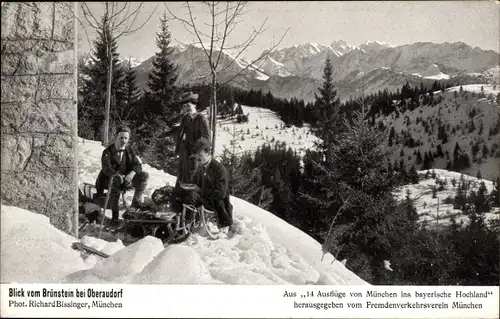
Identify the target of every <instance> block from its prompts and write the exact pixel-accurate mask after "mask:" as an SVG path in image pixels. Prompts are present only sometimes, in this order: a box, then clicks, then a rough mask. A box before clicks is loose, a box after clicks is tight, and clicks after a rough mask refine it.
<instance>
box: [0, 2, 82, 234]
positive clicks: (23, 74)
mask: <svg viewBox="0 0 500 319" xmlns="http://www.w3.org/2000/svg"><path fill="white" fill-rule="evenodd" d="M73 8H74V4H73V3H70V2H3V3H2V30H1V33H2V51H1V60H2V62H1V63H2V73H1V89H2V91H1V92H2V94H1V96H2V98H1V123H2V126H1V147H2V160H1V170H2V172H1V173H2V176H1V199H2V204H4V205H13V206H18V207H21V208H24V209H28V210H31V211H33V212H36V213H40V214H44V215H47V216H49V217H50V221H51V223H52V224H53V225H54V226H56V227H58V228H59V229H61V230H64V231H66V232H68V233H75V231H76V227H77V219H76V216H77V214H75V211H76V210H77V208H78V198H77V195H78V189H77V175H76V172H77V170H76V163H77V162H76V147H77V135H76V134H77V133H76V131H77V121H76V114H77V109H76V96H75V86H76V82H75V68H76V65H75V57H74V54H75V50H76V46H75V39H74V37H75V35H74V27H75V23H74V21H75V17H74V15H73Z"/></svg>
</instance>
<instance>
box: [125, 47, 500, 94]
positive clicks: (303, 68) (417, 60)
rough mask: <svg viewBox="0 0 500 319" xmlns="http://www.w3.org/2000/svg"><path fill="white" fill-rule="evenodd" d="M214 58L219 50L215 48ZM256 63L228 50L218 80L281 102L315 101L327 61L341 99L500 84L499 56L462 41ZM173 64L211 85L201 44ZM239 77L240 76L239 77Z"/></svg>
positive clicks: (179, 53)
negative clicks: (437, 84)
mask: <svg viewBox="0 0 500 319" xmlns="http://www.w3.org/2000/svg"><path fill="white" fill-rule="evenodd" d="M214 52H215V54H219V52H220V50H217V49H215V50H214ZM262 56H264V58H262V59H261V60H259V61H257V62H256V63H254V64H253V65H249V64H250V62H249V61H247V60H245V59H244V58H242V57H239V56H237V55H236V54H235V53H234V52H231V51H229V50H223V52H222V54H221V63H220V66H221V67H219V70H220V71H219V72H218V74H217V80H218V82H219V83H225V82H228V81H231V82H232V85H235V86H240V87H243V88H246V89H256V90H259V89H261V90H262V91H263V92H267V91H270V92H271V93H272V94H273V95H274V96H276V97H281V98H291V97H297V98H302V99H304V100H305V101H311V100H313V99H314V92H316V91H317V88H318V87H319V86H320V84H321V82H322V76H323V68H324V64H325V60H326V58H327V57H330V58H331V60H332V64H333V80H334V83H335V85H336V87H337V90H338V94H339V96H340V98H341V100H345V99H348V98H349V97H350V96H351V97H354V96H356V95H357V93H358V92H359V91H360V90H359V89H360V88H361V86H364V88H365V93H366V94H370V93H373V92H376V91H378V90H383V89H385V88H387V89H388V90H389V91H394V90H396V89H397V88H400V87H401V86H402V85H403V84H405V83H406V82H408V83H409V84H410V85H419V84H420V82H424V84H431V83H432V82H434V81H435V80H443V81H450V83H452V84H454V85H457V84H471V83H478V81H479V82H480V83H491V84H493V83H498V82H499V71H500V54H499V53H497V52H495V51H492V50H483V49H481V48H479V47H475V48H473V47H471V46H469V45H467V44H465V43H463V42H455V43H448V42H445V43H440V44H436V43H431V42H416V43H413V44H407V45H401V46H393V45H391V44H388V43H384V42H379V41H367V42H365V43H363V44H361V45H359V46H353V45H350V44H348V43H346V42H345V41H342V40H340V41H334V42H333V43H331V44H330V45H322V44H318V43H305V44H300V45H294V46H292V47H288V48H283V49H278V50H273V51H271V52H267V51H264V52H263V53H262ZM153 59H154V56H152V57H150V58H148V59H146V60H144V61H142V62H141V61H138V60H137V59H136V60H135V61H134V63H133V66H135V69H136V71H137V73H138V82H139V86H140V87H141V88H144V87H145V84H146V80H147V76H148V73H149V71H150V70H151V68H152V61H153ZM172 61H173V62H174V63H175V64H176V65H177V66H178V71H179V77H178V84H179V85H182V84H193V83H200V82H206V83H210V81H211V79H210V77H209V76H208V75H209V69H208V66H207V58H206V55H205V53H204V52H203V49H202V47H201V46H200V45H198V44H189V45H181V46H174V47H173V53H172ZM238 73H241V74H239V75H237V74H238Z"/></svg>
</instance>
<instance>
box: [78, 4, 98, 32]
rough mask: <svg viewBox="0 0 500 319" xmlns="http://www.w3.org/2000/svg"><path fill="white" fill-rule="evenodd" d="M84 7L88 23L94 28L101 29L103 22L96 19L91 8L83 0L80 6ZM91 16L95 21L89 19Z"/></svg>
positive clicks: (83, 10)
mask: <svg viewBox="0 0 500 319" xmlns="http://www.w3.org/2000/svg"><path fill="white" fill-rule="evenodd" d="M80 7H81V9H82V13H83V17H84V18H85V20H86V21H87V23H88V24H89V25H90V26H91V27H92V28H94V29H99V28H100V27H101V26H102V24H101V23H100V22H99V21H98V20H97V19H96V17H95V16H94V14H93V13H92V11H91V10H90V8H89V7H88V5H87V4H86V3H85V2H82V5H81V6H80ZM89 17H90V18H92V20H93V22H92V21H90V20H89Z"/></svg>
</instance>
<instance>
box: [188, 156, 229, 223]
mask: <svg viewBox="0 0 500 319" xmlns="http://www.w3.org/2000/svg"><path fill="white" fill-rule="evenodd" d="M193 181H194V183H195V184H196V185H198V187H200V188H201V197H202V203H203V205H204V206H205V207H206V208H207V209H210V210H215V212H216V213H217V216H218V217H219V222H220V223H222V224H223V226H228V225H230V224H232V215H233V205H232V204H231V203H230V201H229V175H228V172H227V170H226V168H225V167H224V165H222V164H221V163H219V162H218V161H217V160H215V159H212V160H211V161H210V163H209V164H208V166H207V167H206V168H205V169H204V168H202V167H201V168H199V169H198V170H197V171H196V172H195V174H194V178H193Z"/></svg>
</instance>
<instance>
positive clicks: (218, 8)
mask: <svg viewBox="0 0 500 319" xmlns="http://www.w3.org/2000/svg"><path fill="white" fill-rule="evenodd" d="M246 5H247V2H246V1H207V2H202V3H194V4H193V3H192V2H191V3H190V2H186V3H185V4H184V5H183V8H185V9H186V10H187V16H186V17H181V16H179V15H177V14H174V13H173V12H172V11H171V10H170V9H169V8H168V6H166V5H165V7H166V8H167V10H168V12H169V13H170V15H171V16H172V19H174V20H176V21H180V22H181V23H182V25H183V26H184V28H185V29H186V30H187V31H188V32H189V33H190V34H191V35H192V36H193V37H195V43H196V44H198V45H200V46H201V48H202V51H203V52H204V54H205V56H206V58H207V64H208V67H209V70H210V71H209V74H206V75H204V76H202V77H204V78H211V99H210V100H211V103H210V109H209V124H210V127H211V129H212V155H213V153H214V150H215V136H216V128H217V126H216V118H217V89H218V88H217V81H218V74H220V73H221V72H223V71H226V70H228V69H229V68H230V67H231V66H232V65H233V64H234V63H235V62H236V60H238V59H239V58H240V57H241V56H242V54H243V53H244V52H245V51H246V50H247V49H248V48H249V47H250V46H251V45H252V44H254V42H255V40H256V39H257V37H258V36H260V35H261V34H263V33H264V32H265V31H266V30H267V29H268V28H269V26H267V18H266V19H265V20H264V22H263V23H262V24H261V25H260V26H259V27H258V28H254V29H253V31H252V32H251V33H250V35H249V36H248V37H247V38H246V39H245V40H243V41H242V42H240V43H238V44H235V45H229V39H230V37H231V35H232V34H233V32H234V31H235V29H236V27H237V26H238V24H239V23H240V22H241V21H242V20H241V19H242V17H244V16H245V14H246V12H245V8H246ZM207 9H208V11H206V10H207ZM207 17H208V18H207ZM203 18H206V19H207V20H208V21H201V19H203ZM287 32H288V29H287V30H286V31H285V32H284V34H283V36H282V37H281V38H280V40H279V41H278V42H277V43H275V44H274V43H273V45H272V47H271V48H270V49H269V50H265V51H264V52H263V53H262V54H261V55H260V56H259V57H258V58H256V59H254V60H253V61H251V62H249V63H246V66H244V67H243V68H242V69H241V70H240V71H238V72H236V74H234V76H232V77H230V78H229V79H228V80H226V81H225V82H224V83H219V88H220V87H223V86H225V85H227V84H228V83H230V82H232V81H234V80H235V78H236V77H238V76H239V75H241V74H242V73H243V72H245V71H247V70H248V69H250V68H252V67H254V66H255V63H257V62H258V61H260V60H262V59H263V58H265V57H266V56H268V54H269V53H270V52H271V51H272V50H273V49H274V48H276V47H277V46H278V45H279V44H280V43H281V41H282V40H283V38H284V37H285V35H286V33H287ZM227 50H235V54H234V58H233V59H232V61H231V62H229V63H227V64H226V65H223V64H222V57H223V53H224V51H227Z"/></svg>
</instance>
